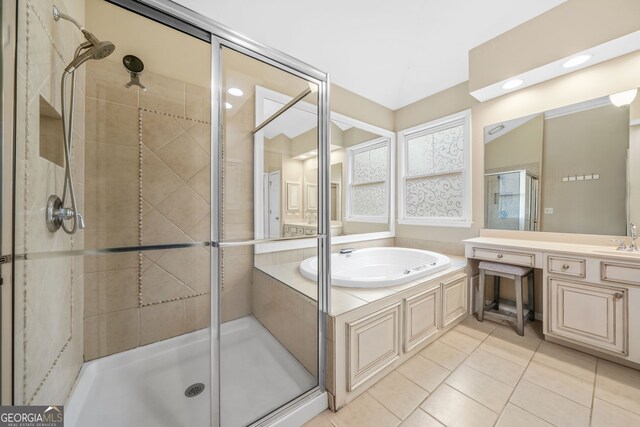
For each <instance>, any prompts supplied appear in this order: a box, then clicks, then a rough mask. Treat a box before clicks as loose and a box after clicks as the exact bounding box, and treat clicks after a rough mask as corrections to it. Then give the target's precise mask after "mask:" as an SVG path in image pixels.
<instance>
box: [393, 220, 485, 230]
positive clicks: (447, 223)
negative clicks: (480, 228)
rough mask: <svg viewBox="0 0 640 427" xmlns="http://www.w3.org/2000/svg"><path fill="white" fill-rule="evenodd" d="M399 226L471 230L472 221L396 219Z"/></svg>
mask: <svg viewBox="0 0 640 427" xmlns="http://www.w3.org/2000/svg"><path fill="white" fill-rule="evenodd" d="M398 224H400V225H421V226H425V227H455V228H471V226H472V225H473V221H468V220H446V219H433V220H430V219H408V218H404V219H398Z"/></svg>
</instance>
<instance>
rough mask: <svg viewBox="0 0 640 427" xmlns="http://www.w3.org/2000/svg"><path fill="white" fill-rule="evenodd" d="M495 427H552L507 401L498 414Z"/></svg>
mask: <svg viewBox="0 0 640 427" xmlns="http://www.w3.org/2000/svg"><path fill="white" fill-rule="evenodd" d="M496 427H552V425H551V424H549V423H548V422H546V421H545V420H543V419H542V418H538V417H536V416H535V415H533V414H531V413H529V412H527V411H525V410H524V409H522V408H520V407H518V406H516V405H514V404H512V403H509V404H507V407H506V408H504V411H503V412H502V414H501V415H500V419H499V420H498V423H497V424H496Z"/></svg>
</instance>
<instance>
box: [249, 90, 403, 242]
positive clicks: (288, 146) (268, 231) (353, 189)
mask: <svg viewBox="0 0 640 427" xmlns="http://www.w3.org/2000/svg"><path fill="white" fill-rule="evenodd" d="M291 99H292V97H290V96H286V95H284V94H281V93H278V92H275V91H272V90H269V89H266V88H262V87H256V111H257V112H260V111H262V115H261V116H262V119H263V120H264V119H266V118H268V117H269V116H270V115H271V114H273V113H274V112H276V111H278V110H279V109H281V108H282V107H283V106H285V105H286V104H287V103H289V102H290V101H291ZM315 110H316V107H315V106H314V105H313V104H311V103H309V102H306V100H302V101H299V102H297V103H296V104H295V105H294V106H293V107H291V108H289V109H288V110H287V111H286V112H285V113H283V114H282V115H281V116H279V117H278V118H277V119H275V120H274V121H273V122H271V123H269V124H268V125H267V126H265V127H264V129H263V130H261V131H260V132H259V133H257V134H256V136H255V143H256V147H258V146H260V145H261V146H262V155H260V153H256V156H255V161H256V162H257V163H258V162H262V164H256V170H259V168H260V169H262V170H263V173H262V174H261V177H259V176H256V184H255V187H256V189H257V188H263V191H262V192H258V191H256V196H258V198H257V200H256V218H258V217H262V218H263V220H262V224H264V228H263V230H262V236H269V238H277V237H298V236H305V235H306V236H309V235H313V234H316V233H317V221H318V193H319V189H318V157H317V154H318V151H317V149H318V147H317V146H316V141H317V137H316V132H317V116H316V113H315ZM392 143H393V133H392V132H389V131H385V130H382V129H378V128H376V127H375V126H372V125H369V124H366V123H362V122H359V121H357V120H354V119H351V118H349V117H346V116H342V115H340V114H336V113H332V114H331V159H330V162H331V177H330V198H331V209H330V214H331V235H332V236H335V237H338V236H347V235H362V234H369V233H380V232H390V231H391V220H390V215H389V213H390V212H392V207H391V197H390V194H391V191H390V189H391V185H392V183H391V180H392V178H393V173H392V168H393V165H392V160H391V153H392V150H391V144H392ZM358 153H359V154H358ZM349 161H351V165H349V164H348V162H349ZM275 173H277V174H279V175H281V178H282V179H281V184H276V183H275V180H274V179H273V178H272V177H271V175H272V174H275ZM350 175H352V176H350ZM266 182H268V183H269V185H268V190H267V189H265V188H266V187H265V183H266ZM274 185H281V193H282V194H284V195H285V197H284V200H283V201H279V200H278V196H277V194H278V191H276V190H274V188H273V186H274ZM260 197H262V201H260V200H258V199H259V198H260ZM280 203H281V204H282V208H281V210H280V211H281V212H282V215H281V216H280V217H281V218H280V221H279V222H276V221H273V218H271V220H269V217H273V212H274V211H275V210H276V209H274V205H276V204H280ZM260 206H262V209H261V208H260ZM348 207H350V208H351V211H349V210H348ZM384 237H388V236H384ZM256 238H257V239H259V238H260V234H259V232H258V226H257V227H256ZM378 238H379V237H378ZM351 241H353V240H351ZM334 242H335V240H334Z"/></svg>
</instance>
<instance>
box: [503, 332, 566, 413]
mask: <svg viewBox="0 0 640 427" xmlns="http://www.w3.org/2000/svg"><path fill="white" fill-rule="evenodd" d="M543 336H544V334H543ZM542 341H544V337H543V338H542V339H541V340H540V342H539V343H538V345H537V346H536V349H535V350H534V351H533V354H532V355H531V358H530V359H529V362H527V366H525V368H524V369H523V370H522V374H520V378H519V379H518V382H517V383H516V385H515V386H514V387H513V390H512V391H511V394H510V395H509V398H508V399H507V401H506V402H505V404H504V406H503V407H502V410H501V411H500V413H499V414H498V419H497V420H496V422H495V424H494V425H496V424H497V423H498V421H499V420H500V417H501V416H502V413H503V412H504V410H505V408H506V407H507V405H508V404H509V403H511V404H512V405H515V403H513V402H511V398H512V397H513V394H514V393H515V392H516V389H517V388H518V386H519V385H520V382H521V381H522V379H523V378H524V374H525V373H526V372H527V369H529V365H531V362H532V361H533V358H534V356H535V355H536V353H537V352H538V349H539V348H540V345H541V344H542ZM549 391H550V390H549ZM552 393H553V392H552ZM515 406H518V405H515ZM518 408H520V407H519V406H518ZM520 409H522V410H523V411H526V412H529V411H527V410H526V409H524V408H520ZM529 413H530V414H531V415H533V416H535V417H536V418H540V417H538V416H537V415H536V414H533V413H531V412H529ZM540 419H542V418H540ZM543 421H545V422H548V421H547V420H543ZM549 424H551V423H549Z"/></svg>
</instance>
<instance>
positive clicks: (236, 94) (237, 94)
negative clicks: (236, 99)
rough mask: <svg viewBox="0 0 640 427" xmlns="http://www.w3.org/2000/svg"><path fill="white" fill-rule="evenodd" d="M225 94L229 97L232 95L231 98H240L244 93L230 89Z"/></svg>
mask: <svg viewBox="0 0 640 427" xmlns="http://www.w3.org/2000/svg"><path fill="white" fill-rule="evenodd" d="M227 92H229V95H233V96H242V95H244V92H243V91H241V90H240V89H238V88H237V87H231V88H229V90H228V91H227Z"/></svg>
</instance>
